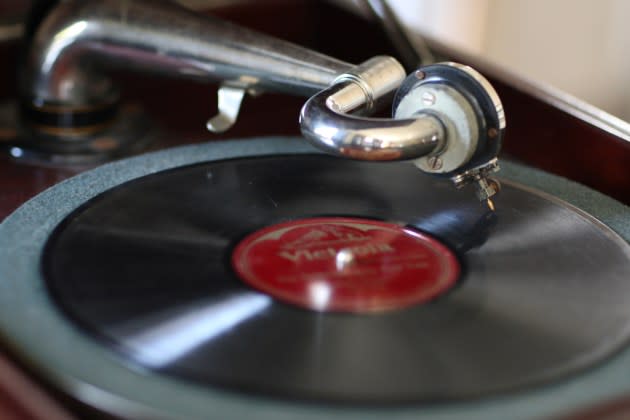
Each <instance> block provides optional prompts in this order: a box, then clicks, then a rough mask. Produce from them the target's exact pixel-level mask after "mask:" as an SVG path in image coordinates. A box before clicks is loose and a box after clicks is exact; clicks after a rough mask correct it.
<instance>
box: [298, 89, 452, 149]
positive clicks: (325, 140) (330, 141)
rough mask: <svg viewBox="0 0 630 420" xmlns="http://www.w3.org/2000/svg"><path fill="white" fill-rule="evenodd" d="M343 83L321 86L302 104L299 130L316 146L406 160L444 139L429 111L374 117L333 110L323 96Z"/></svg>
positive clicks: (431, 147) (332, 91)
mask: <svg viewBox="0 0 630 420" xmlns="http://www.w3.org/2000/svg"><path fill="white" fill-rule="evenodd" d="M349 83H352V82H349ZM345 86H347V85H346V84H343V83H342V84H338V85H335V86H333V87H331V88H328V89H326V90H323V91H322V92H320V93H318V94H316V95H314V96H313V97H312V98H311V99H309V100H308V101H307V102H306V104H304V107H303V108H302V112H301V114H300V128H301V130H302V134H303V135H304V137H306V139H307V140H309V141H310V142H311V143H313V144H314V145H316V146H317V147H319V148H320V149H322V150H325V151H327V152H329V153H332V154H336V155H341V156H346V157H349V158H353V159H362V160H386V161H387V160H407V159H413V158H416V157H418V156H424V155H426V154H429V153H431V152H432V151H434V150H435V149H436V148H437V147H439V145H440V144H441V142H442V139H444V128H443V126H442V124H441V122H440V120H439V119H438V118H436V117H433V116H431V115H426V116H422V117H420V118H408V119H374V118H362V117H355V116H348V115H344V114H341V113H338V112H336V111H334V110H333V109H331V108H330V107H328V106H327V99H328V98H329V97H331V96H335V95H336V94H337V93H338V92H340V91H341V90H342V89H343V88H344V87H345ZM340 128H341V129H340Z"/></svg>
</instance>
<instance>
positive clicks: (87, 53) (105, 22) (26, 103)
mask: <svg viewBox="0 0 630 420" xmlns="http://www.w3.org/2000/svg"><path fill="white" fill-rule="evenodd" d="M25 66H26V67H25V72H24V75H25V77H24V79H23V83H22V87H21V88H22V96H23V107H24V108H25V109H26V110H27V113H26V114H27V115H28V116H29V118H32V119H33V120H34V121H35V124H34V126H36V127H38V128H39V129H42V130H46V129H47V128H50V127H47V125H50V124H52V125H55V124H61V125H64V124H65V125H66V126H67V125H68V124H69V125H71V126H72V125H73V124H79V125H80V124H86V121H87V127H85V128H87V129H89V128H90V127H94V129H99V127H100V125H99V124H96V123H97V122H99V121H97V120H98V118H99V116H103V115H109V116H111V113H109V114H108V113H107V112H104V110H107V109H111V108H112V107H114V106H115V104H116V103H117V90H116V87H115V86H113V85H112V83H111V82H110V79H109V78H108V77H106V76H104V73H103V71H102V70H103V68H104V67H117V66H118V67H120V66H123V67H132V68H137V69H141V70H143V71H148V72H153V73H162V74H167V75H171V76H174V77H184V78H191V79H199V80H212V81H217V80H218V81H221V83H222V88H221V89H220V92H219V109H220V115H218V116H217V117H215V118H213V119H211V120H210V121H208V128H209V129H211V130H215V131H221V130H224V129H227V128H229V126H230V125H231V124H232V123H233V122H234V120H235V119H236V116H237V114H238V109H239V107H240V102H241V99H242V96H243V95H244V94H245V93H246V92H253V91H255V92H260V91H278V92H286V93H290V94H296V95H305V96H311V95H314V96H312V97H311V98H310V99H309V100H308V101H307V102H306V104H305V106H304V108H303V110H302V113H301V119H300V125H301V129H302V132H303V133H304V135H305V137H306V138H307V139H309V140H310V141H311V142H312V143H313V144H315V145H316V146H318V147H321V148H323V149H325V150H326V151H328V152H332V153H335V154H340V155H344V156H348V157H352V158H356V159H368V160H400V159H417V158H420V157H422V156H426V155H432V156H433V155H436V156H437V155H439V154H440V153H443V152H444V151H445V150H447V149H448V148H449V147H450V146H449V144H450V143H451V141H452V140H453V139H451V137H452V136H453V134H454V133H455V134H456V133H457V130H453V129H452V126H453V122H452V121H450V120H449V118H450V117H449V115H448V110H446V114H444V112H445V111H444V109H442V110H438V111H435V112H434V111H433V110H431V109H428V110H425V109H424V108H427V107H426V106H425V105H426V104H424V102H426V101H425V100H424V99H422V98H420V99H419V100H417V99H414V101H415V102H418V104H417V105H418V106H417V107H415V108H414V111H413V112H411V113H409V112H407V113H406V115H405V116H404V118H400V119H373V118H367V117H365V115H368V114H370V113H372V112H373V111H374V110H376V109H378V108H379V105H381V104H382V103H384V102H387V101H388V100H390V99H391V98H392V97H393V95H394V93H395V92H396V90H397V89H398V88H399V87H400V86H401V84H402V83H403V81H404V80H405V73H404V70H403V68H402V66H401V65H400V64H399V63H398V62H397V61H396V60H394V59H393V58H391V57H375V58H374V59H372V60H368V61H367V62H365V63H363V64H361V65H359V66H356V67H355V66H352V65H350V64H348V63H345V62H343V61H340V60H336V59H334V58H331V57H327V56H325V55H322V54H319V53H316V52H314V51H311V50H309V49H306V48H303V47H300V46H297V45H294V44H291V43H289V42H285V41H281V40H278V39H275V38H272V37H269V36H266V35H262V34H259V33H256V32H254V31H250V30H248V29H245V28H241V27H238V26H236V25H233V24H230V23H228V22H224V21H221V20H219V19H215V18H212V17H207V16H200V15H198V14H196V13H193V12H191V11H189V10H186V9H184V8H182V7H180V6H177V5H175V4H173V3H170V2H167V1H155V0H151V1H149V0H133V1H131V0H66V1H63V2H60V3H59V5H57V6H56V8H55V9H53V10H52V12H51V13H50V14H49V15H48V16H47V17H46V19H45V20H44V21H43V22H42V24H41V25H40V27H39V29H38V31H37V32H36V34H35V36H34V37H33V43H32V45H31V48H30V50H29V52H28V54H27V58H26V62H25ZM429 82H430V81H429ZM435 82H436V83H438V84H439V83H443V81H437V80H436V81H435ZM447 84H448V82H447ZM447 96H448V95H447ZM451 96H452V95H451ZM472 101H473V102H474V101H475V99H474V98H473V99H472ZM403 102H404V101H403ZM407 102H408V101H407ZM451 102H453V101H452V100H451ZM454 103H455V104H456V105H457V100H455V102H454ZM407 108H408V106H407ZM473 108H474V106H473ZM350 113H352V114H350ZM460 114H461V115H464V114H462V113H460ZM473 114H474V112H473ZM478 114H479V113H477V114H475V115H472V114H471V115H468V114H466V115H468V117H470V118H473V119H476V118H477V117H478V116H479V115H478ZM458 115H459V114H458ZM56 116H57V117H58V118H55V117H56ZM468 117H467V118H468ZM101 122H105V121H101ZM483 124H484V123H483V122H481V123H480V125H483ZM455 125H457V124H455ZM460 125H461V124H460ZM66 126H61V127H54V128H55V129H56V130H58V131H59V130H61V131H63V129H64V128H65V127H66ZM71 128H73V127H71ZM74 128H76V127H74ZM497 129H498V127H497ZM88 131H89V130H88ZM84 132H86V131H85V130H84ZM65 140H67V138H65ZM469 147H472V148H475V147H476V142H471V143H470V145H469ZM474 154H475V151H473V152H470V153H467V154H466V156H467V157H472V156H473V155H474ZM462 166H464V165H462ZM420 167H421V169H423V168H422V166H420ZM434 169H435V168H434ZM458 170H459V168H455V169H452V170H449V171H447V172H448V173H449V174H450V175H452V174H454V173H456V172H458ZM429 172H435V173H439V172H440V171H439V170H434V171H429ZM443 172H444V171H443Z"/></svg>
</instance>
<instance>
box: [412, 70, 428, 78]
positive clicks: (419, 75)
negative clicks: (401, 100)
mask: <svg viewBox="0 0 630 420" xmlns="http://www.w3.org/2000/svg"><path fill="white" fill-rule="evenodd" d="M414 75H415V76H416V79H418V80H422V79H424V78H425V77H426V74H424V72H423V71H422V70H416V71H415V72H414Z"/></svg>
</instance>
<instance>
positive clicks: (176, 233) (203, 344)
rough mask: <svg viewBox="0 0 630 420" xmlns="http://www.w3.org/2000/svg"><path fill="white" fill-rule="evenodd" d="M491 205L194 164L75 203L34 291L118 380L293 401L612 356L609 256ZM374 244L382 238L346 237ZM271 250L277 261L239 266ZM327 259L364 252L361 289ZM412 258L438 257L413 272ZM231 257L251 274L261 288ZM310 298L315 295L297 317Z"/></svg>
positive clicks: (469, 393)
mask: <svg viewBox="0 0 630 420" xmlns="http://www.w3.org/2000/svg"><path fill="white" fill-rule="evenodd" d="M496 206H497V209H498V210H497V212H496V213H492V212H490V211H488V210H487V209H486V208H485V205H484V204H480V203H478V202H477V201H476V200H475V199H474V197H473V196H472V194H470V192H469V193H466V192H460V191H457V190H455V189H454V188H453V187H452V186H451V185H450V184H449V183H448V181H438V180H435V179H433V178H430V177H427V176H425V175H423V174H422V173H421V172H420V171H418V170H417V169H416V168H415V167H414V166H413V165H412V164H411V163H400V164H390V165H387V164H375V163H370V162H358V161H348V160H341V159H338V158H333V157H329V156H321V155H310V156H309V155H305V156H274V157H256V158H244V159H233V160H226V161H218V162H210V163H204V164H200V165H195V166H188V167H182V168H177V169H174V170H171V171H166V172H161V173H158V174H155V175H151V176H148V177H145V178H142V179H140V180H137V181H134V182H130V183H125V184H122V185H120V186H118V187H116V188H114V189H112V190H110V191H108V192H106V193H104V194H102V195H100V196H98V197H96V198H95V199H93V200H91V201H89V202H87V203H86V204H85V205H84V206H82V207H81V208H80V209H79V210H78V211H76V212H74V213H73V214H72V215H70V216H69V217H68V218H67V219H66V220H65V221H64V222H63V223H62V224H61V226H60V227H59V228H58V229H57V230H56V231H55V233H54V234H53V236H52V237H51V239H50V241H49V243H48V246H47V248H46V251H45V253H44V278H45V280H46V283H47V285H48V287H49V289H50V290H51V291H52V294H53V296H54V297H55V298H56V301H57V303H58V305H59V307H60V308H62V309H63V310H64V311H65V312H66V313H67V314H68V315H69V317H70V318H71V319H72V320H74V321H76V322H77V323H78V324H79V325H81V326H82V327H83V328H85V330H86V332H88V333H90V334H93V335H94V336H96V337H99V338H101V339H102V340H103V343H104V345H107V346H111V347H112V348H115V349H117V350H118V351H120V352H121V353H122V354H123V357H124V358H125V359H126V360H128V362H129V363H131V364H135V365H138V366H140V367H142V368H144V369H152V370H157V371H159V372H161V373H164V374H166V375H172V376H174V377H177V378H181V379H184V380H190V381H196V382H199V383H202V384H204V385H207V386H228V387H230V388H234V389H239V390H243V391H248V392H256V393H263V394H273V395H277V396H281V397H285V398H291V399H295V398H298V399H309V400H313V399H316V400H328V401H342V402H362V403H392V402H400V401H427V400H429V401H431V400H445V399H447V400H452V399H457V398H463V397H473V396H479V395H484V394H490V393H496V392H499V391H505V390H507V389H511V388H514V387H516V386H520V385H524V384H531V383H534V382H539V381H541V380H546V379H550V378H554V377H557V376H558V375H561V374H565V373H569V372H573V371H575V370H576V369H578V368H580V367H583V366H584V364H585V363H586V362H587V361H588V362H594V361H595V360H596V359H597V358H599V357H602V356H603V355H604V354H606V353H608V352H610V351H613V350H614V349H615V346H617V345H619V344H620V339H621V338H625V334H626V333H627V331H628V327H629V325H630V307H629V306H628V305H627V302H626V298H625V296H627V295H628V294H630V281H628V280H629V279H630V269H629V267H628V262H629V259H628V249H627V248H628V247H627V246H625V243H621V241H619V240H616V239H615V238H614V237H613V236H612V235H611V233H610V232H609V231H608V230H607V229H605V228H604V227H603V226H601V225H600V224H599V223H597V222H595V221H594V220H592V219H590V218H588V217H585V216H584V215H582V214H580V213H579V212H577V211H575V210H574V209H571V208H569V207H567V206H565V205H562V204H560V203H557V202H555V201H553V200H549V199H548V198H545V197H541V196H540V195H538V194H535V193H533V192H531V191H528V190H524V189H522V188H520V187H518V186H512V185H508V186H506V187H505V188H504V190H503V191H502V192H501V194H500V196H499V197H498V199H497V202H496ZM375 220H376V221H381V222H375ZM384 222H386V223H384ZM401 225H403V226H407V227H408V228H407V229H406V230H405V229H401V228H400V226H401ZM362 226H363V227H368V228H371V229H370V230H361V227H362ZM287 230H291V232H288V233H287ZM375 230H376V231H377V232H378V235H380V236H381V237H380V238H377V237H375V238H374V239H373V240H372V239H371V238H369V237H368V236H367V233H366V236H360V235H361V234H362V232H374V231H375ZM412 231H413V232H417V235H421V232H425V233H427V234H428V235H430V238H437V239H430V238H424V239H422V237H420V239H417V240H416V237H415V236H413V233H412ZM248 235H250V236H249V237H248ZM251 235H254V236H253V237H252V236H251ZM269 235H272V236H273V237H274V238H275V239H274V241H275V240H276V239H279V240H280V242H281V244H280V245H274V244H268V243H265V244H264V246H265V247H269V246H271V247H272V250H271V251H269V252H267V254H266V255H262V256H253V257H252V256H251V255H246V254H247V253H248V252H249V253H251V252H254V251H251V252H250V251H249V248H251V246H250V244H251V243H253V242H256V243H258V244H259V243H260V241H261V238H262V237H265V236H269ZM279 235H282V238H279ZM326 235H332V236H331V237H330V238H327V237H326ZM348 236H349V237H350V238H351V239H347V237H348ZM274 241H267V242H274ZM296 241H298V242H300V243H301V244H302V246H301V247H298V248H295V246H293V247H288V248H287V247H285V248H282V249H285V251H280V252H284V257H282V256H280V257H278V258H276V259H271V258H273V256H274V255H277V254H278V253H279V251H278V250H276V249H274V247H275V248H278V249H280V247H283V246H285V245H290V244H291V243H293V244H295V243H296ZM305 241H307V242H306V246H305ZM339 241H345V242H347V243H349V245H348V244H345V245H343V247H345V248H344V249H352V247H353V246H354V247H355V248H356V246H357V244H363V246H364V248H362V250H363V251H365V252H370V250H371V253H370V255H366V256H365V257H364V258H363V261H364V263H362V265H361V267H364V269H363V271H362V272H361V273H355V274H354V275H353V276H351V277H348V276H346V278H345V279H342V280H339V279H337V278H333V277H334V276H335V275H336V274H337V271H336V270H335V269H334V267H332V266H330V267H329V266H327V265H326V264H333V265H334V260H335V258H334V257H335V255H339V252H340V249H342V247H337V248H334V246H333V245H334V244H335V243H338V242H339ZM370 241H371V242H370ZM420 241H421V242H420ZM275 242H277V241H275ZM366 244H367V245H366ZM370 244H371V245H370ZM383 244H384V245H383ZM421 244H423V245H421ZM428 244H430V245H428ZM311 245H313V246H311ZM379 245H382V247H385V248H383V249H380V250H379V248H378V246H379ZM235 246H237V249H236V251H235V250H234V248H235ZM370 246H372V248H369V247H370ZM427 246H430V247H431V252H435V253H436V255H439V256H435V255H434V256H432V257H430V258H429V257H424V256H423V255H421V254H422V253H423V252H425V251H424V248H423V249H420V247H427ZM438 246H441V247H442V248H440V249H439V250H438V249H437V247H438ZM244 247H245V248H248V247H249V248H248V249H247V250H245V249H244ZM265 250H266V248H265ZM265 250H263V251H258V252H264V251H265ZM329 252H330V254H329ZM427 252H428V251H427ZM443 254H444V255H446V256H442V255H443ZM456 254H457V255H456ZM414 256H415V257H417V258H415V259H414V260H410V259H409V258H410V257H414ZM245 258H259V259H260V261H259V264H262V266H261V268H259V269H258V271H259V272H258V273H253V272H251V273H250V272H249V271H248V270H249V269H250V268H251V267H249V266H250V265H251V264H249V265H247V264H246V265H243V264H242V263H243V259H245ZM299 258H301V259H302V260H304V261H302V264H301V265H299V266H298V267H297V273H295V272H292V273H286V272H285V273H276V272H275V271H278V270H281V269H282V266H283V265H284V264H285V263H286V265H287V266H290V267H293V271H296V269H295V263H296V262H298V261H297V260H298V259H299ZM383 258H385V259H383ZM270 259H271V260H270ZM308 260H315V261H314V263H315V265H314V266H312V267H311V266H307V264H306V263H307V262H308ZM402 260H404V261H406V262H409V261H411V262H412V263H413V264H416V265H417V264H418V263H419V262H420V260H421V262H422V264H423V265H422V266H421V267H420V268H421V269H420V270H419V269H416V268H411V266H410V265H409V264H407V265H405V266H404V267H403V266H400V264H399V263H400V261H402ZM231 261H232V264H231ZM460 261H461V263H460ZM366 264H368V265H369V267H368V266H366ZM379 264H380V265H384V266H382V267H375V266H376V265H379ZM427 265H435V266H436V268H435V270H437V271H436V272H435V273H434V272H429V271H430V270H432V269H433V268H431V267H427ZM235 266H236V267H237V268H240V269H239V270H237V271H238V272H235V269H234V267H235ZM246 266H247V267H246ZM248 267H249V268H248ZM331 267H332V268H331ZM370 270H371V271H374V270H377V272H376V274H375V276H376V278H374V279H373V278H371V277H370V274H368V271H370ZM392 270H395V271H396V273H397V274H396V275H397V276H398V275H399V274H400V276H402V277H400V276H399V277H400V278H394V277H392V275H390V274H387V273H391V272H392ZM435 270H434V271H435ZM398 271H402V273H398ZM313 273H315V274H313ZM274 276H276V277H277V276H280V277H282V276H285V277H286V276H290V278H287V279H285V280H279V281H277V282H274V280H273V279H270V277H274ZM427 276H429V277H431V276H434V277H435V278H434V279H428V280H426V279H425V278H426V277H427ZM444 276H446V277H445V279H444V278H443V277H444ZM248 277H249V278H248ZM406 278H408V279H407V280H406ZM340 281H342V282H345V283H346V287H345V289H343V290H342V288H341V286H340V285H339V282H340ZM348 282H354V283H355V284H354V285H353V286H354V287H353V288H352V290H350V289H349V287H348V285H347V283H348ZM357 282H358V283H360V285H356V283H357ZM375 283H378V284H375ZM425 283H427V284H428V285H427V284H425ZM434 283H435V285H434ZM442 283H443V284H444V285H443V286H440V284H442ZM252 284H253V286H252ZM409 284H411V285H409ZM335 285H336V288H335ZM434 286H435V287H434ZM313 288H315V289H313ZM375 288H378V290H375ZM434 288H436V291H435V292H434V293H429V294H428V296H425V293H424V292H425V290H433V289H434ZM399 289H402V291H399ZM309 290H311V292H314V293H315V295H317V293H319V295H320V297H319V298H318V296H315V297H314V300H315V302H314V303H313V302H310V301H309V298H311V297H313V296H312V295H313V293H310V294H309ZM318 290H319V292H318ZM322 294H323V295H322ZM344 294H345V295H344ZM416 295H417V296H416ZM433 298H435V299H433ZM322 299H324V302H320V305H321V307H317V301H318V300H320V301H321V300H322ZM432 299H433V301H431V300H432ZM384 384H387V385H386V386H385V385H384Z"/></svg>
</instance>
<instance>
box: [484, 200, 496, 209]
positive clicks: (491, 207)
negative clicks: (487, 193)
mask: <svg viewBox="0 0 630 420" xmlns="http://www.w3.org/2000/svg"><path fill="white" fill-rule="evenodd" d="M486 204H488V208H489V209H490V210H492V211H494V210H495V207H494V203H493V202H492V199H490V198H488V199H486Z"/></svg>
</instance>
